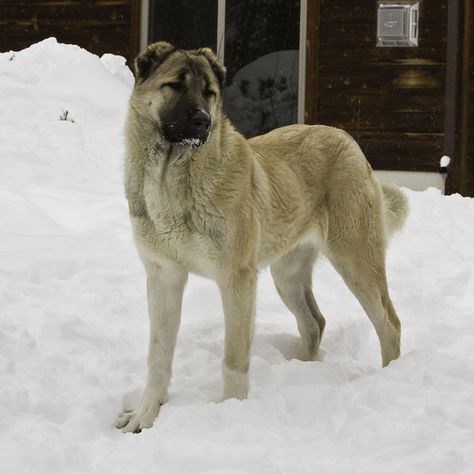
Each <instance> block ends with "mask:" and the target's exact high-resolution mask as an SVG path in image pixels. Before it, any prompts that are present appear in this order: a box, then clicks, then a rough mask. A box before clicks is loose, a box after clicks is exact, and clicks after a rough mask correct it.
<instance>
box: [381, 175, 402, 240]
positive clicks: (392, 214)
mask: <svg viewBox="0 0 474 474" xmlns="http://www.w3.org/2000/svg"><path fill="white" fill-rule="evenodd" d="M380 184H381V186H382V191H383V197H384V211H385V212H384V217H385V226H386V229H387V237H389V238H390V236H391V235H392V234H393V233H395V232H397V231H399V230H401V228H402V227H403V224H404V223H405V220H406V218H407V215H408V209H409V207H408V199H407V197H406V196H405V194H403V192H402V191H401V190H400V189H399V188H398V186H396V185H395V184H392V183H380Z"/></svg>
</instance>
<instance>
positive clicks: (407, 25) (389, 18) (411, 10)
mask: <svg viewBox="0 0 474 474" xmlns="http://www.w3.org/2000/svg"><path fill="white" fill-rule="evenodd" d="M419 17H420V2H415V1H411V2H410V1H405V2H394V1H386V2H384V1H382V2H379V3H378V11H377V46H382V47H383V46H392V47H393V46H398V47H407V46H408V47H414V46H418V33H419V27H418V25H419Z"/></svg>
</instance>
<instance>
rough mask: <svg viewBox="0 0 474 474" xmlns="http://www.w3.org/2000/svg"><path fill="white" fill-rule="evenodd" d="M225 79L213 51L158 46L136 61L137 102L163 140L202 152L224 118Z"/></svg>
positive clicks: (134, 96)
mask: <svg viewBox="0 0 474 474" xmlns="http://www.w3.org/2000/svg"><path fill="white" fill-rule="evenodd" d="M224 79H225V68H224V66H222V64H220V63H219V61H218V59H217V57H216V56H215V54H214V53H213V52H212V51H211V50H210V49H209V48H202V49H197V50H192V51H183V50H179V49H177V48H175V47H174V46H172V45H171V44H169V43H166V42H159V43H154V44H151V45H150V46H148V47H147V48H146V49H145V50H144V51H143V52H141V53H140V54H139V56H138V57H137V59H136V61H135V89H134V92H133V101H134V103H135V104H136V105H135V107H136V108H137V110H138V112H139V113H140V114H141V115H142V116H143V117H145V118H146V119H147V120H151V121H153V124H154V126H155V128H156V129H157V130H158V133H159V134H160V135H161V137H162V139H164V140H166V141H168V142H169V143H173V144H174V143H179V144H181V145H184V146H192V147H198V146H201V145H202V144H204V143H206V141H207V140H208V138H209V135H210V134H211V133H212V129H213V121H214V118H215V117H216V115H217V114H218V113H220V110H221V104H222V87H223V84H224Z"/></svg>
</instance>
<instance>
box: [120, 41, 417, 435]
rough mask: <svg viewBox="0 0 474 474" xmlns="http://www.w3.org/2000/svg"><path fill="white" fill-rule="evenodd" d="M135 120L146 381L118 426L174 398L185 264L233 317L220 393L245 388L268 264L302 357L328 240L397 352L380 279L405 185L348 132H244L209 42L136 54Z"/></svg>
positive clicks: (304, 128)
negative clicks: (232, 116)
mask: <svg viewBox="0 0 474 474" xmlns="http://www.w3.org/2000/svg"><path fill="white" fill-rule="evenodd" d="M135 69H136V70H135V73H136V85H135V89H134V91H133V94H132V97H131V99H130V110H129V115H128V120H127V127H126V137H127V158H126V179H125V184H126V194H127V198H128V202H129V207H130V216H131V221H132V226H133V230H134V235H135V240H136V245H137V248H138V251H139V254H140V257H141V259H142V261H143V264H144V266H145V269H146V272H147V277H148V280H147V284H148V285H147V291H148V308H149V317H150V345H149V355H148V380H147V384H146V388H145V391H144V393H143V396H142V399H141V401H140V403H139V405H138V407H137V408H136V409H135V410H134V411H132V412H130V413H124V414H123V415H122V416H121V417H120V418H119V420H118V422H117V427H118V428H123V431H131V432H139V431H141V429H142V428H148V427H150V426H152V424H153V421H154V420H155V418H156V416H157V415H158V412H159V409H160V405H161V404H163V403H164V402H165V400H166V397H167V390H168V385H169V382H170V378H171V365H172V359H173V352H174V348H175V342H176V335H177V332H178V327H179V323H180V317H181V301H182V295H183V290H184V287H185V284H186V280H187V276H188V272H194V273H197V274H200V275H204V276H206V277H209V278H212V279H214V280H215V281H216V282H217V284H218V286H219V288H220V291H221V295H222V303H223V307H224V314H225V351H224V360H223V364H222V373H223V382H224V398H231V397H235V398H239V399H242V398H245V397H247V393H248V370H249V361H250V347H251V343H252V333H253V325H254V315H255V293H256V282H257V272H258V269H259V268H261V267H263V266H265V265H270V266H271V273H272V276H273V279H274V281H275V285H276V288H277V290H278V293H279V294H280V296H281V298H282V299H283V301H284V302H285V304H286V306H287V307H288V308H289V310H290V311H291V312H292V313H293V314H294V315H295V317H296V321H297V324H298V329H299V332H300V334H301V342H302V352H303V354H302V355H303V357H304V358H305V359H309V360H311V359H314V358H315V357H316V355H317V352H318V348H319V343H320V341H321V336H322V334H323V331H324V325H325V320H324V317H323V315H322V314H321V312H320V310H319V308H318V305H317V304H316V301H315V299H314V296H313V292H312V289H311V286H312V284H311V275H312V268H313V265H314V263H315V261H316V258H317V256H318V253H319V252H320V251H321V252H322V253H324V254H325V255H326V256H327V257H328V258H329V260H330V261H331V263H332V264H333V265H334V267H335V269H336V270H337V271H338V272H339V273H340V274H341V276H342V278H343V279H344V281H345V282H346V284H347V285H348V287H349V288H350V289H351V291H352V292H353V293H354V295H355V296H356V297H357V299H358V300H359V301H360V303H361V305H362V306H363V308H364V310H365V312H366V313H367V316H368V317H369V318H370V320H371V321H372V323H373V325H374V327H375V330H376V332H377V335H378V337H379V339H380V345H381V350H382V362H383V365H384V366H385V365H387V364H388V363H389V362H390V361H391V360H393V359H396V358H397V357H398V356H399V354H400V322H399V319H398V317H397V315H396V313H395V310H394V308H393V306H392V302H391V301H390V297H389V294H388V289H387V282H386V276H385V248H386V245H387V239H388V237H389V235H390V234H391V233H392V232H393V231H395V230H397V229H399V228H400V227H401V226H402V224H403V221H404V219H405V216H406V214H407V210H408V206H407V202H406V199H405V197H404V195H403V194H402V193H401V192H400V191H399V190H398V188H396V187H395V186H393V185H389V184H379V183H378V182H377V180H376V179H375V178H374V176H373V174H372V170H371V168H370V165H369V164H368V162H367V160H366V159H365V157H364V155H363V153H362V152H361V150H360V148H359V147H358V145H357V144H356V142H355V141H354V140H353V139H352V138H351V137H350V136H349V135H348V134H347V133H345V132H344V131H341V130H338V129H335V128H331V127H325V126H308V125H292V126H289V127H284V128H280V129H277V130H274V131H272V132H270V133H267V134H266V135H263V136H260V137H256V138H253V139H251V140H246V139H245V138H244V137H243V136H242V135H240V134H239V133H238V132H237V131H235V129H234V128H233V127H232V125H231V123H230V122H229V120H228V119H227V118H226V117H225V115H224V114H223V112H222V86H223V81H224V76H225V69H224V67H223V66H222V65H221V64H219V62H218V61H217V58H216V56H215V55H214V54H213V53H212V51H211V50H209V49H207V48H206V49H199V50H196V51H182V50H178V49H176V48H174V47H173V46H172V45H170V44H168V43H163V42H161V43H155V44H152V45H151V46H148V48H146V49H145V50H144V51H143V52H142V53H141V54H140V55H139V56H138V58H137V60H136V64H135Z"/></svg>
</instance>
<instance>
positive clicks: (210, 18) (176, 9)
mask: <svg viewBox="0 0 474 474" xmlns="http://www.w3.org/2000/svg"><path fill="white" fill-rule="evenodd" d="M148 38H149V43H153V42H155V41H168V42H170V43H172V44H173V45H174V46H176V47H178V48H181V49H197V48H201V47H204V46H207V47H209V48H212V49H213V50H214V51H215V50H216V43H217V0H199V1H196V0H165V1H163V0H161V1H160V0H150V24H149V36H148Z"/></svg>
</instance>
